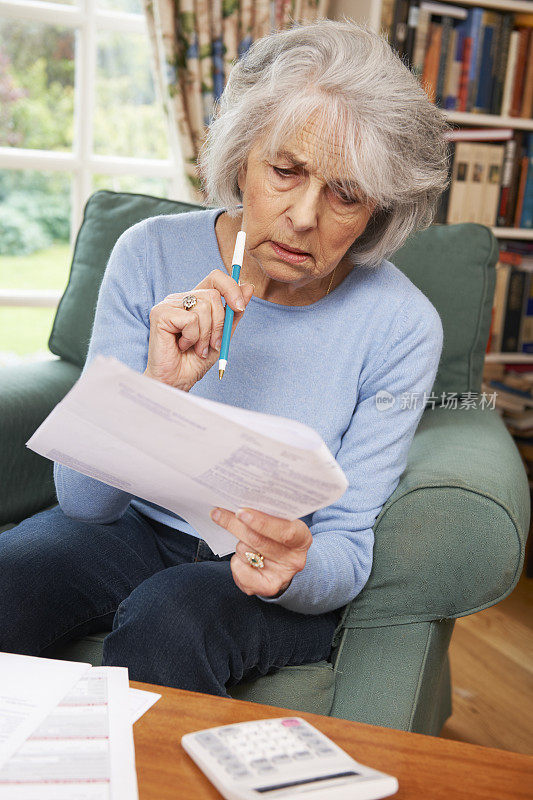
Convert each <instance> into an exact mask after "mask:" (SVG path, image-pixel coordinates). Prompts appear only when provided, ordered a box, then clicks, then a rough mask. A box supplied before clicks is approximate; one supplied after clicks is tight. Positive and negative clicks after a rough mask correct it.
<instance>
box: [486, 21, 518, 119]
mask: <svg viewBox="0 0 533 800" xmlns="http://www.w3.org/2000/svg"><path fill="white" fill-rule="evenodd" d="M513 20H514V14H511V13H508V12H507V13H505V14H502V17H501V24H500V39H499V48H498V56H497V59H496V64H495V68H494V90H493V93H492V98H491V106H490V113H491V114H501V106H502V97H503V85H504V81H505V75H506V67H507V61H508V58H509V45H510V42H511V31H512V29H513Z"/></svg>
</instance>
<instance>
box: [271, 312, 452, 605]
mask: <svg viewBox="0 0 533 800" xmlns="http://www.w3.org/2000/svg"><path fill="white" fill-rule="evenodd" d="M423 300H424V303H423V306H422V309H421V310H420V305H419V304H415V305H418V308H415V309H413V308H412V305H413V302H411V304H410V305H411V307H409V305H408V306H407V307H404V309H403V313H401V314H399V315H398V316H399V320H398V324H397V325H396V327H395V331H396V332H395V334H393V337H392V341H390V344H389V345H388V346H385V345H384V346H383V349H382V350H381V352H383V350H385V356H384V357H383V358H382V359H381V361H380V360H379V359H373V360H370V361H369V362H368V363H367V364H366V366H365V367H364V368H363V370H362V372H361V375H360V382H359V394H358V397H357V402H356V407H355V411H354V414H353V416H352V420H351V422H350V425H349V426H348V428H347V430H346V431H345V432H344V434H343V438H342V442H341V447H340V449H339V452H338V453H337V456H336V459H337V462H338V463H339V464H340V466H341V467H342V469H343V470H344V472H345V474H346V477H347V479H348V483H349V485H348V488H347V490H346V492H345V493H344V495H343V496H342V497H341V498H340V499H339V500H337V501H336V502H335V503H333V504H332V505H329V506H327V507H325V508H322V509H319V510H318V511H316V512H315V513H314V514H313V515H311V522H310V524H309V529H310V531H311V533H312V534H313V542H312V544H311V546H310V548H309V551H308V555H307V562H306V565H305V567H304V569H303V570H302V571H301V572H299V573H297V574H296V575H295V576H294V577H293V579H292V581H291V583H290V585H289V587H288V588H287V589H286V590H285V592H283V593H282V594H281V595H279V596H278V597H276V598H265V597H261V599H262V600H265V602H273V603H278V604H279V605H282V606H284V607H285V608H288V609H290V610H291V611H297V612H300V613H302V614H321V613H324V612H326V611H331V610H333V609H336V608H340V607H341V606H344V605H346V604H347V603H349V602H350V600H352V599H353V598H354V597H356V595H357V594H359V592H360V591H361V590H362V589H363V587H364V585H365V583H366V582H367V580H368V577H369V575H370V570H371V567H372V553H373V546H374V533H373V530H372V528H373V525H374V523H375V520H376V518H377V516H378V514H379V512H380V511H381V508H382V507H383V505H384V504H385V502H386V501H387V499H388V498H389V497H390V495H391V494H392V493H393V492H394V490H395V489H396V486H397V485H398V483H399V480H400V476H401V475H402V473H403V471H404V469H405V467H406V464H407V454H408V452H409V448H410V445H411V441H412V439H413V436H414V434H415V431H416V428H417V426H418V423H419V421H420V418H421V416H422V413H423V411H424V405H425V401H426V399H427V396H428V395H429V393H430V392H431V389H432V387H433V383H434V380H435V376H436V373H437V368H438V365H439V359H440V355H441V352H442V342H443V330H442V323H441V320H440V317H439V314H438V312H437V311H436V309H435V308H434V306H433V305H432V304H431V303H430V302H429V301H428V300H427V298H425V297H423ZM376 360H377V366H376ZM378 393H381V394H378ZM383 393H390V395H392V400H391V402H389V403H383V404H379V405H378V403H377V402H376V396H378V397H385V398H387V397H388V395H387V394H385V395H383ZM424 393H427V394H426V397H424ZM415 401H416V402H415Z"/></svg>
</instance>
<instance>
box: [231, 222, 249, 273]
mask: <svg viewBox="0 0 533 800" xmlns="http://www.w3.org/2000/svg"><path fill="white" fill-rule="evenodd" d="M245 242H246V233H245V232H244V231H239V233H238V234H237V239H236V240H235V250H234V251H233V261H232V262H231V265H232V266H233V264H238V265H239V267H242V262H243V259H244V243H245Z"/></svg>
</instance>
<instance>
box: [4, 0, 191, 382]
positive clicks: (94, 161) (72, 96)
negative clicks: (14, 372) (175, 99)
mask: <svg viewBox="0 0 533 800" xmlns="http://www.w3.org/2000/svg"><path fill="white" fill-rule="evenodd" d="M150 59H151V53H150V46H149V40H148V34H147V30H146V26H145V21H144V15H143V13H142V7H141V0H78V2H76V0H70V2H69V0H62V1H61V2H60V1H59V0H54V2H53V4H52V3H49V2H38V1H37V0H0V366H2V365H3V364H6V363H8V364H9V363H13V362H17V361H19V360H24V359H28V358H30V359H33V358H45V357H50V354H49V353H48V351H47V340H48V335H49V332H50V328H51V325H52V320H53V317H54V314H55V307H56V305H57V302H58V301H59V297H60V295H61V293H62V291H63V289H64V288H65V285H66V282H67V279H68V269H69V266H70V259H71V252H72V246H73V242H74V239H75V236H76V233H77V231H78V228H79V226H80V224H81V220H82V216H83V207H84V205H85V203H86V201H87V199H88V197H89V196H90V194H91V193H92V192H93V191H95V190H97V189H113V190H125V191H141V192H143V193H145V194H154V195H162V196H167V197H172V198H185V199H186V198H187V197H188V193H187V188H186V184H185V179H184V177H183V170H182V165H181V164H180V163H176V161H175V160H174V158H173V156H172V154H171V152H170V149H169V144H168V136H167V130H166V123H165V118H164V114H163V110H162V107H161V100H160V98H158V97H157V94H156V91H155V87H154V82H153V78H152V71H151V64H150Z"/></svg>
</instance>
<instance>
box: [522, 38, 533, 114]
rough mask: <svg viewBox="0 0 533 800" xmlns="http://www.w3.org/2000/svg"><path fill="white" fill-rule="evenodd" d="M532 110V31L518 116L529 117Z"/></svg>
mask: <svg viewBox="0 0 533 800" xmlns="http://www.w3.org/2000/svg"><path fill="white" fill-rule="evenodd" d="M532 112H533V33H531V32H530V34H529V47H528V53H527V58H526V69H525V75H524V89H523V93H522V103H521V106H520V116H521V117H522V119H531V115H532Z"/></svg>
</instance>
